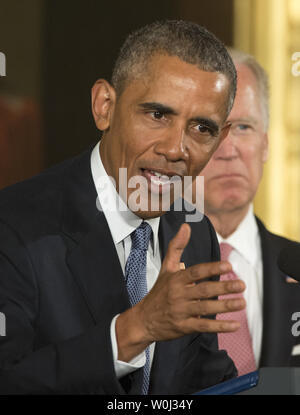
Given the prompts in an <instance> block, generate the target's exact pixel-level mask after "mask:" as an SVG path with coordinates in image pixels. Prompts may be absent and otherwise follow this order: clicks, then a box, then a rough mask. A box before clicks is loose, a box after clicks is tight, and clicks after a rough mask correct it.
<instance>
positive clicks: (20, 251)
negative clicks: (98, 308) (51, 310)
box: [0, 222, 124, 394]
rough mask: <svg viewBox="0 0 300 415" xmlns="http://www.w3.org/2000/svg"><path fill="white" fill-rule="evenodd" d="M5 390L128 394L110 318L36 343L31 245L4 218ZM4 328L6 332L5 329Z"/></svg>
mask: <svg viewBox="0 0 300 415" xmlns="http://www.w3.org/2000/svg"><path fill="white" fill-rule="evenodd" d="M0 235H1V238H0V312H1V313H3V315H4V316H5V322H6V333H5V336H0V394H51V393H56V394H59V393H63V394H68V393H72V394H76V393H83V394H84V393H89V394H91V393H92V394H93V393H95V394H96V393H97V394H123V393H124V390H123V389H122V387H121V386H120V383H119V382H118V380H117V378H116V375H115V372H114V367H113V357H112V347H111V340H110V322H108V324H107V326H106V325H105V324H103V325H101V326H100V325H97V326H94V327H91V328H90V329H88V330H87V331H86V332H84V333H82V334H81V335H79V336H76V337H73V338H70V339H68V340H66V341H63V342H60V343H57V344H49V345H48V346H46V347H42V348H36V347H35V336H36V330H37V321H38V313H39V288H38V285H37V282H36V277H35V273H34V269H33V267H32V264H31V261H30V257H29V255H28V253H27V250H26V247H25V246H24V244H23V243H22V241H21V240H20V239H19V237H18V235H17V234H16V233H15V232H14V231H13V230H12V229H10V228H9V227H8V226H7V225H6V224H4V223H2V222H0ZM2 334H3V333H2Z"/></svg>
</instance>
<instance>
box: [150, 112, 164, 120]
mask: <svg viewBox="0 0 300 415" xmlns="http://www.w3.org/2000/svg"><path fill="white" fill-rule="evenodd" d="M151 114H152V117H153V118H154V119H155V120H161V119H162V118H163V117H164V114H163V113H162V112H161V111H152V112H151Z"/></svg>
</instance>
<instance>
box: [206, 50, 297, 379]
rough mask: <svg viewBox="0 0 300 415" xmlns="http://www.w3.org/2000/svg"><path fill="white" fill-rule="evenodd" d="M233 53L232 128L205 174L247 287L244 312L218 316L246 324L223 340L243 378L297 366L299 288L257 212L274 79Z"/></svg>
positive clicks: (210, 203) (225, 250)
mask: <svg viewBox="0 0 300 415" xmlns="http://www.w3.org/2000/svg"><path fill="white" fill-rule="evenodd" d="M229 51H230V54H231V57H232V58H233V61H234V63H235V66H236V69H237V75H238V84H237V95H236V99H235V102H234V106H233V109H232V110H231V113H230V115H229V117H228V121H229V122H230V123H231V124H232V125H231V128H230V131H229V134H228V136H227V138H226V139H225V140H224V141H223V142H222V143H221V145H220V146H219V148H218V149H217V151H216V152H215V153H214V155H213V156H212V158H211V160H210V161H209V163H208V164H207V166H206V167H205V168H204V170H202V172H201V175H204V177H205V213H206V215H208V217H209V218H210V220H211V221H212V223H213V225H214V227H215V229H216V231H217V236H218V240H219V243H220V247H221V256H222V259H226V260H229V261H230V262H231V263H232V265H233V270H234V272H233V273H231V275H229V276H228V278H229V279H233V278H235V277H236V276H238V277H239V278H241V279H242V280H244V282H245V283H246V287H247V288H246V290H245V292H244V293H243V294H242V295H243V296H244V297H245V300H246V303H247V307H246V309H245V310H242V311H240V312H238V313H232V315H230V314H228V315H227V316H225V315H218V316H217V318H219V319H226V318H230V317H231V318H233V317H234V316H235V319H237V318H238V320H239V321H240V322H241V328H240V329H239V330H238V331H237V332H235V333H229V334H226V335H224V334H219V335H218V339H219V347H220V348H221V349H226V350H227V352H228V354H229V355H230V356H231V357H232V359H233V360H234V362H235V364H236V366H237V369H238V372H239V375H242V374H244V373H247V372H249V371H251V370H255V369H256V368H257V367H261V366H289V365H296V364H297V358H296V357H293V356H294V355H296V354H297V353H299V352H300V351H299V346H298V347H297V346H296V342H297V339H298V338H296V337H293V335H292V333H291V327H292V321H291V316H292V314H293V313H294V312H295V311H297V310H298V308H299V300H300V287H299V286H298V285H297V284H294V283H293V282H292V280H291V279H290V278H287V277H286V276H285V275H284V274H283V273H282V272H281V271H280V270H279V269H278V267H277V257H278V254H279V252H280V250H281V249H282V248H283V247H284V246H286V245H288V244H289V242H290V241H289V240H288V239H285V238H282V237H280V236H277V235H274V234H272V233H270V232H269V231H268V230H267V229H266V228H265V226H264V225H263V223H262V222H261V221H260V220H259V219H258V218H257V217H256V216H255V215H254V213H253V205H252V202H253V199H254V197H255V194H256V191H257V189H258V186H259V183H260V180H261V177H262V174H263V166H264V163H265V162H266V160H267V157H268V125H269V102H268V101H269V87H268V76H267V74H266V72H265V70H264V69H263V68H262V67H261V66H260V65H259V63H258V62H257V61H256V60H255V59H254V58H253V57H252V56H250V55H248V54H245V53H243V52H240V51H237V50H232V49H230V50H229ZM274 87H275V88H276V85H274ZM275 185H276V184H275V183H274V186H275ZM224 278H225V277H224ZM298 342H299V340H298Z"/></svg>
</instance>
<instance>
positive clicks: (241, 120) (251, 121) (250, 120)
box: [230, 117, 258, 125]
mask: <svg viewBox="0 0 300 415" xmlns="http://www.w3.org/2000/svg"><path fill="white" fill-rule="evenodd" d="M230 122H231V124H233V123H235V124H236V123H245V124H253V125H257V124H258V121H257V120H256V119H255V118H253V117H248V118H235V119H232V120H230Z"/></svg>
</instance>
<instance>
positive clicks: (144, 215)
mask: <svg viewBox="0 0 300 415" xmlns="http://www.w3.org/2000/svg"><path fill="white" fill-rule="evenodd" d="M133 213H134V214H135V215H136V216H138V217H139V218H141V219H154V218H159V217H160V216H162V215H164V214H165V213H166V212H162V211H152V212H151V211H149V210H146V211H143V210H139V211H137V212H133Z"/></svg>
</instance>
